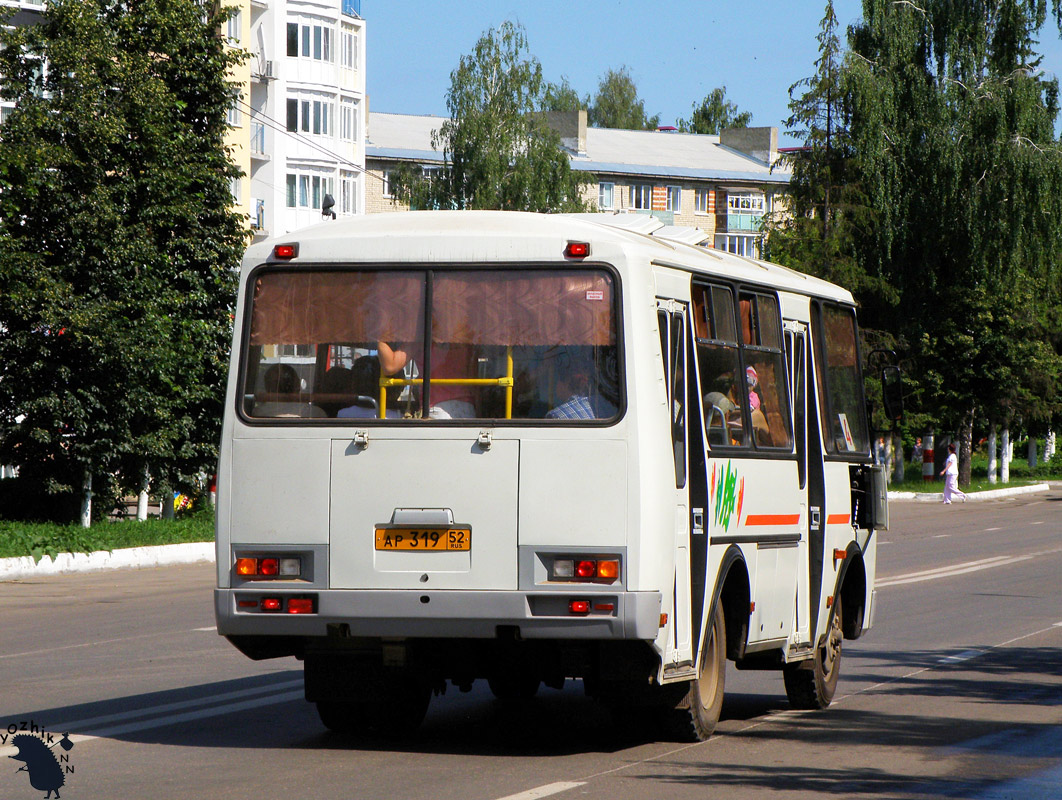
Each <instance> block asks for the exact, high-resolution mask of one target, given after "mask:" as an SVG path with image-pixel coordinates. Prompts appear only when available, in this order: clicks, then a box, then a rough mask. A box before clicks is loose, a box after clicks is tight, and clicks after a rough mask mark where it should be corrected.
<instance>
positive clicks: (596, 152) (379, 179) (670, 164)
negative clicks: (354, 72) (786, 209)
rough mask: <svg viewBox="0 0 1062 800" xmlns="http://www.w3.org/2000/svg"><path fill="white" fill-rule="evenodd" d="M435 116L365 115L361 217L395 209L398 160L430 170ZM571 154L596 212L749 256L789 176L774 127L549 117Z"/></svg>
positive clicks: (756, 250)
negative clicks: (658, 223)
mask: <svg viewBox="0 0 1062 800" xmlns="http://www.w3.org/2000/svg"><path fill="white" fill-rule="evenodd" d="M443 121H444V120H443V119H442V118H441V117H431V116H414V115H406V114H384V113H378V112H377V113H373V114H371V115H370V116H369V130H368V144H367V146H366V166H367V169H368V173H367V176H366V177H367V184H366V186H367V189H366V211H367V212H369V213H374V212H380V211H390V210H398V209H400V208H402V206H401V205H400V204H396V203H395V202H394V201H393V198H392V197H391V196H390V193H389V191H388V174H389V172H390V170H391V169H393V168H394V167H395V166H396V165H397V164H399V163H403V162H405V163H410V162H412V163H416V164H420V165H421V167H422V168H423V169H425V170H430V169H432V168H438V166H439V165H441V164H442V163H443V154H442V153H441V152H439V151H437V150H433V149H432V147H431V133H432V131H433V130H437V129H438V128H439V126H440V125H441V124H442V123H443ZM549 123H550V125H551V126H552V127H553V128H554V129H556V130H557V131H558V133H560V136H561V142H562V144H563V146H564V148H565V149H566V150H567V151H568V153H569V156H570V157H571V165H572V168H573V169H575V170H578V171H580V172H584V173H587V174H588V177H589V182H588V184H587V186H586V189H585V195H584V200H586V201H587V202H588V203H589V204H590V205H591V207H593V208H597V209H598V210H601V211H615V212H630V213H639V214H652V215H653V216H655V217H659V218H660V219H661V220H662V221H663V222H664V223H665V224H668V225H677V226H682V227H688V228H697V229H699V230H700V231H703V233H704V237H703V243H704V244H707V245H709V246H712V247H716V248H718V249H721V250H728V251H730V252H732V253H739V254H741V255H746V256H753V257H757V256H759V254H760V251H761V245H762V240H763V233H762V230H761V229H762V223H763V217H764V215H765V214H767V213H770V212H771V211H773V210H781V207H780V206H779V204H780V203H784V199H783V198H784V193H785V190H786V188H787V186H788V184H789V179H790V172H789V170H788V169H787V168H785V167H783V166H782V165H780V164H778V129H777V128H743V129H735V130H727V131H723V133H722V134H721V135H719V136H709V135H700V134H691V133H680V132H678V131H675V130H672V129H660V130H655V131H627V130H615V129H610V128H588V127H587V125H586V112H585V111H580V112H574V113H563V114H551V115H549Z"/></svg>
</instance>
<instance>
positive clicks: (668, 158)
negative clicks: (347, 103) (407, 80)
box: [365, 111, 791, 184]
mask: <svg viewBox="0 0 1062 800" xmlns="http://www.w3.org/2000/svg"><path fill="white" fill-rule="evenodd" d="M445 121H446V118H445V117H436V116H424V115H413V114H388V113H381V112H376V111H374V112H371V113H370V114H369V135H368V140H367V142H366V145H365V156H366V158H379V159H397V160H413V161H419V162H425V163H426V162H432V161H435V162H440V163H441V162H442V160H443V156H442V152H441V151H438V150H433V149H432V146H431V135H432V131H435V130H438V129H439V128H440V127H441V126H442V124H443V122H445ZM719 138H720V137H719V136H712V135H706V134H695V133H681V132H678V131H628V130H618V129H614V128H587V129H586V152H585V153H575V154H573V155H572V168H573V169H577V170H580V171H585V172H593V173H596V174H614V175H640V176H647V177H661V178H692V179H701V180H711V181H723V182H725V181H728V180H730V181H736V182H742V183H746V182H750V181H752V182H756V183H772V184H788V183H789V179H790V177H791V174H790V171H789V169H788V168H786V167H784V166H783V165H778V164H776V165H775V167H774V169H772V168H771V166H770V165H769V164H768V163H767V162H766V161H762V160H760V159H757V158H753V157H752V156H750V155H746V154H745V153H742V152H739V151H738V150H735V149H733V148H731V147H727V146H725V145H723V144H721V143H720V141H719Z"/></svg>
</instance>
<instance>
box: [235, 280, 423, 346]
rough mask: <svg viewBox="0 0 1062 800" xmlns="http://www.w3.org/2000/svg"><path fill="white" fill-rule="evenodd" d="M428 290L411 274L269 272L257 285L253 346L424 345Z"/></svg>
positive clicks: (252, 313)
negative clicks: (362, 343)
mask: <svg viewBox="0 0 1062 800" xmlns="http://www.w3.org/2000/svg"><path fill="white" fill-rule="evenodd" d="M424 285H425V277H424V275H423V273H413V272H339V271H335V272H331V271H330V272H267V273H265V274H263V275H261V276H260V277H259V278H258V280H257V281H256V282H255V288H254V297H253V301H252V302H253V307H252V312H251V332H250V341H251V344H252V345H259V344H262V345H265V344H316V343H322V342H374V341H377V340H383V341H387V342H414V341H421V339H422V338H423V334H422V331H423V322H424V319H423V308H424Z"/></svg>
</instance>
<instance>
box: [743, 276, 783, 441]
mask: <svg viewBox="0 0 1062 800" xmlns="http://www.w3.org/2000/svg"><path fill="white" fill-rule="evenodd" d="M739 308H740V312H741V344H742V356H743V363H744V366H745V374H744V377H745V382H744V383H745V387H744V388H745V391H747V392H748V403H749V417H750V420H751V422H752V433H753V437H754V439H755V442H756V447H758V448H762V447H771V448H774V447H778V448H786V449H789V448H791V447H792V442H793V434H792V428H791V420H790V416H789V403H788V398H789V395H788V391H787V388H786V370H785V357H784V354H783V352H782V318H781V315H780V313H779V308H778V299H777V298H776V297H774V296H772V295H766V294H753V293H751V292H742V294H741V302H740V303H739Z"/></svg>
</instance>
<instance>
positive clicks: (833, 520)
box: [826, 514, 852, 525]
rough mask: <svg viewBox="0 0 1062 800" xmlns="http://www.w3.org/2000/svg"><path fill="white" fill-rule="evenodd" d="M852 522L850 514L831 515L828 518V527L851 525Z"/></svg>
mask: <svg viewBox="0 0 1062 800" xmlns="http://www.w3.org/2000/svg"><path fill="white" fill-rule="evenodd" d="M851 522H852V517H851V515H849V514H830V515H829V516H828V517H826V524H827V525H849V524H851Z"/></svg>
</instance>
